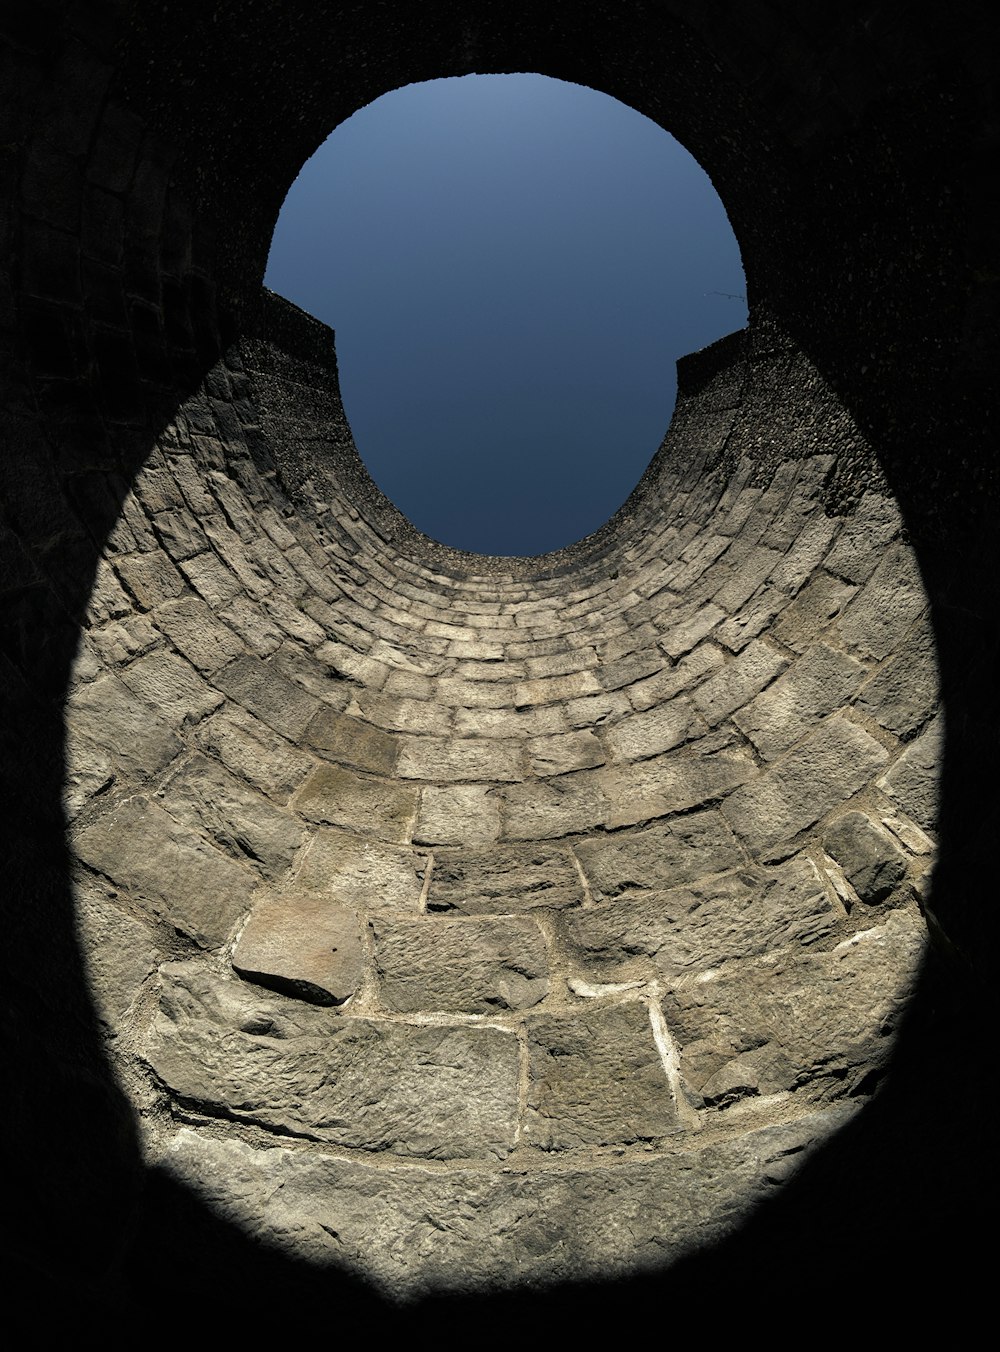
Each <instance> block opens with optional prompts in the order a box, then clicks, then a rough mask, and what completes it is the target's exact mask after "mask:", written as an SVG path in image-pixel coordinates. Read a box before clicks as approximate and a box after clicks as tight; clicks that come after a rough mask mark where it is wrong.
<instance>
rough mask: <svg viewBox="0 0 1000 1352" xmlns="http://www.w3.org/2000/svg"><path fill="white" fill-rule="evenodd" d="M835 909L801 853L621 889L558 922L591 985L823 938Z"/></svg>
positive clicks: (696, 967) (672, 972)
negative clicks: (655, 886)
mask: <svg viewBox="0 0 1000 1352" xmlns="http://www.w3.org/2000/svg"><path fill="white" fill-rule="evenodd" d="M838 914H839V912H834V910H833V908H832V906H831V904H830V898H829V895H828V893H827V890H826V888H825V887H824V885H823V883H822V881H821V880H820V878H819V875H818V874H817V872H816V869H815V867H814V865H813V864H812V863H811V862H810V861H809V860H807V859H804V858H802V857H801V856H799V857H798V858H796V859H793V860H790V861H789V862H788V863H787V864H783V865H780V866H779V867H778V868H774V869H746V870H741V871H740V872H738V873H730V874H726V875H723V876H722V877H717V878H707V879H705V880H704V881H703V882H693V883H689V884H688V885H687V886H685V887H680V888H672V889H670V890H666V891H651V892H643V893H637V892H626V893H623V894H622V895H621V896H619V897H616V898H612V899H608V900H604V901H601V902H600V903H599V904H598V905H597V906H594V907H588V908H587V909H586V910H574V911H568V912H566V913H565V915H563V916H562V917H561V918H560V922H559V927H560V933H561V935H562V940H563V944H564V947H565V950H566V952H567V954H568V956H569V962H570V967H571V969H572V970H574V971H575V972H577V973H579V974H580V976H582V977H583V978H584V979H586V980H588V981H590V982H592V983H595V984H608V983H616V982H623V981H633V980H649V979H651V978H654V977H656V976H663V975H666V976H669V977H673V976H676V975H677V974H679V973H681V972H684V971H689V970H693V971H703V970H705V969H706V968H709V967H716V966H719V965H721V964H722V963H726V962H732V961H735V960H738V959H741V958H745V957H749V956H751V955H753V954H760V953H767V952H769V951H770V950H772V949H777V948H783V947H785V946H786V945H788V944H798V945H804V944H811V943H814V942H816V941H817V940H818V939H823V938H826V937H827V936H828V935H829V934H830V933H831V931H832V929H833V926H834V924H835V922H836V920H837V918H838Z"/></svg>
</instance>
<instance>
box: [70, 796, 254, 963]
mask: <svg viewBox="0 0 1000 1352" xmlns="http://www.w3.org/2000/svg"><path fill="white" fill-rule="evenodd" d="M73 845H74V850H75V853H76V854H77V856H78V857H79V858H80V859H82V860H83V862H84V863H85V864H88V865H89V866H90V867H91V868H92V869H95V870H96V871H97V872H98V873H103V874H104V876H105V877H107V878H110V879H112V881H113V882H115V883H117V884H118V886H119V887H120V888H122V889H123V890H124V891H125V892H128V893H129V895H130V896H131V897H132V898H133V900H134V901H136V902H137V903H138V904H140V905H141V906H144V907H147V908H148V909H149V910H150V911H151V912H152V914H153V915H155V916H156V917H157V918H158V919H160V920H162V921H164V922H165V923H166V924H168V925H173V926H175V927H176V928H177V929H179V930H180V931H181V932H182V933H184V934H188V935H190V936H191V938H192V939H194V940H195V942H196V943H198V944H200V945H201V946H202V947H203V948H216V947H218V945H219V944H221V943H222V942H223V941H224V940H225V939H226V937H227V935H228V934H229V932H230V930H231V929H232V927H233V925H234V924H235V922H236V921H237V920H238V919H239V918H240V916H241V915H243V914H244V913H245V911H246V910H247V908H248V907H249V905H250V902H251V899H252V897H253V893H254V887H255V884H256V882H257V879H256V877H255V876H254V874H253V873H251V872H250V871H249V870H248V869H245V868H243V867H242V866H241V865H240V864H237V863H235V862H234V861H233V860H231V859H229V858H227V856H226V855H224V854H221V853H220V852H219V851H218V850H216V849H213V848H212V846H211V845H209V844H208V842H207V841H206V840H205V839H204V838H203V837H202V836H200V835H198V834H196V833H195V832H194V831H191V830H189V829H188V828H187V827H184V826H181V825H179V824H178V823H177V822H176V821H174V819H173V817H171V816H169V815H168V813H166V812H164V810H163V809H162V808H161V807H158V806H157V805H156V804H155V803H150V802H148V801H147V800H146V799H145V798H140V797H136V798H129V799H127V800H126V801H125V802H123V803H120V804H119V805H118V806H117V807H115V808H114V809H112V810H111V811H110V812H108V813H107V815H106V816H104V817H102V818H101V819H100V820H99V821H97V822H95V823H94V824H93V825H91V826H88V827H86V828H85V829H83V830H81V831H80V832H79V833H78V834H77V835H76V837H75V838H74V841H73Z"/></svg>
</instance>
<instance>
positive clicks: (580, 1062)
mask: <svg viewBox="0 0 1000 1352" xmlns="http://www.w3.org/2000/svg"><path fill="white" fill-rule="evenodd" d="M528 1037H529V1054H530V1058H531V1060H530V1071H529V1074H530V1081H529V1086H528V1111H527V1115H526V1118H525V1125H524V1135H525V1139H526V1141H528V1142H529V1143H530V1144H532V1145H536V1146H540V1147H541V1148H542V1149H543V1150H572V1149H576V1148H579V1147H581V1146H595V1145H632V1144H634V1143H635V1142H637V1141H655V1140H657V1139H659V1138H660V1137H663V1136H666V1135H667V1133H668V1132H670V1131H671V1130H672V1129H673V1128H674V1126H675V1123H676V1117H675V1112H674V1104H673V1099H672V1097H671V1093H670V1085H669V1083H668V1081H667V1077H666V1073H665V1071H664V1069H663V1063H662V1061H661V1059H660V1054H659V1051H658V1050H657V1047H656V1043H655V1041H654V1038H653V1030H652V1026H651V1024H650V1019H649V1010H648V1009H647V1008H646V1006H645V1004H643V1003H634V1004H622V1005H611V1006H605V1007H603V1008H595V1009H593V1010H587V1011H585V1012H582V1013H580V1014H578V1015H577V1016H576V1017H575V1018H574V1017H567V1018H560V1017H556V1016H545V1015H537V1016H535V1017H533V1018H531V1019H529V1021H528Z"/></svg>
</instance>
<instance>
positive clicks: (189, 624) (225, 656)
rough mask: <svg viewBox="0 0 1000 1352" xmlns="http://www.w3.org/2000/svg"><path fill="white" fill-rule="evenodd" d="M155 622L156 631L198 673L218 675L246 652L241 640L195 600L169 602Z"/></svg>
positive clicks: (202, 602) (158, 610)
mask: <svg viewBox="0 0 1000 1352" xmlns="http://www.w3.org/2000/svg"><path fill="white" fill-rule="evenodd" d="M154 619H155V622H156V627H157V629H159V630H161V631H162V632H163V633H164V634H166V636H167V638H169V639H170V642H171V643H172V644H173V645H174V647H175V648H176V649H177V650H178V652H180V653H182V654H183V655H184V656H185V657H186V658H187V659H188V661H189V662H191V663H193V664H194V666H196V667H197V668H198V670H199V671H203V672H213V671H218V669H219V668H220V667H223V666H225V664H226V663H227V662H231V661H232V660H233V659H234V658H235V657H239V656H240V654H241V653H242V652H243V642H242V640H241V639H240V638H238V637H237V636H236V634H234V633H233V631H232V630H231V629H230V628H228V626H226V625H224V624H223V623H222V622H221V621H220V620H218V619H216V617H215V615H213V613H212V611H211V610H209V608H208V606H206V605H205V603H204V601H202V600H200V599H199V598H198V597H196V596H185V597H182V598H181V599H180V600H179V601H167V602H166V603H165V604H164V605H162V606H160V607H159V608H158V609H157V611H156V613H155V616H154Z"/></svg>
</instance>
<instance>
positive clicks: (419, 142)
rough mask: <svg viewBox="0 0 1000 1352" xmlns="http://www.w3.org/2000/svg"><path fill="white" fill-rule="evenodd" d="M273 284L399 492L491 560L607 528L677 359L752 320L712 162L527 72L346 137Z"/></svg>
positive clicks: (307, 176) (580, 93)
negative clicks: (330, 367) (318, 332)
mask: <svg viewBox="0 0 1000 1352" xmlns="http://www.w3.org/2000/svg"><path fill="white" fill-rule="evenodd" d="M266 282H267V285H268V286H269V287H271V288H272V289H273V290H274V291H277V292H279V293H280V294H281V295H284V296H286V297H287V298H288V299H289V300H292V301H294V302H295V303H296V304H297V305H299V306H301V307H302V308H303V309H305V310H308V311H309V312H310V313H312V314H314V315H315V316H316V317H317V318H318V319H321V320H322V321H323V322H324V323H327V324H329V325H330V326H331V327H332V328H333V329H335V331H336V337H337V358H338V363H339V368H340V380H341V390H342V394H343V399H344V407H345V410H346V413H347V416H348V419H349V421H350V423H351V427H352V430H353V432H354V437H355V442H356V444H357V447H358V450H359V452H360V454H361V457H362V459H363V460H364V462H365V465H366V466H367V468H368V471H369V473H370V474H371V476H372V478H373V479H374V480H375V482H376V483H377V484H378V486H379V488H380V489H381V490H382V491H383V492H384V493H385V494H386V496H387V497H389V498H390V499H391V500H392V501H393V502H394V503H395V504H396V506H397V507H398V508H399V509H400V510H401V511H402V512H403V513H404V514H405V515H406V516H407V517H408V518H409V520H410V521H411V522H412V523H413V524H414V525H415V526H416V527H417V528H418V529H419V530H421V531H423V532H424V533H425V534H427V535H429V536H431V537H432V538H434V539H437V540H439V541H441V542H442V543H444V544H447V545H450V546H452V547H454V548H458V549H464V550H469V551H472V552H474V553H479V554H501V555H534V554H540V553H545V552H548V551H549V550H553V549H558V548H561V547H562V546H564V545H567V544H570V543H572V542H573V541H576V540H579V539H581V538H583V537H584V536H586V535H588V534H590V533H591V532H592V531H594V530H596V529H598V528H599V527H600V526H601V525H603V523H604V522H605V521H607V520H608V518H609V517H610V516H611V515H613V513H614V512H615V511H616V510H617V508H618V507H619V506H621V504H622V503H623V502H624V501H625V499H626V498H627V497H628V495H629V494H630V493H631V491H632V489H633V488H634V487H635V485H636V484H637V482H638V480H639V479H640V477H641V476H642V473H643V471H644V470H645V468H646V466H647V464H648V463H649V461H650V459H651V457H652V456H653V454H654V453H655V452H656V450H657V448H658V446H659V444H660V442H661V441H662V439H663V436H664V434H665V432H666V429H667V427H668V425H669V422H670V418H671V416H672V413H673V407H674V399H675V395H676V374H675V365H674V364H675V362H676V360H677V358H678V357H681V356H684V355H685V354H686V353H688V352H692V351H695V350H696V349H698V348H700V347H704V346H705V345H706V344H708V343H711V342H713V341H715V339H717V338H720V337H722V336H723V335H724V334H726V333H730V332H732V331H733V330H734V329H738V328H741V327H742V326H743V325H744V324H745V322H746V315H747V308H746V300H745V293H746V283H745V280H744V274H743V267H742V262H741V258H740V251H739V247H738V245H737V242H736V238H735V236H734V234H733V231H732V228H731V226H730V224H729V220H728V217H727V215H726V212H725V208H724V207H723V205H722V202H721V200H720V199H719V196H718V194H717V193H716V191H715V189H714V187H713V186H712V183H711V181H710V179H709V178H708V176H707V174H706V173H705V172H704V170H703V169H702V168H701V167H700V165H699V164H698V163H697V162H696V161H695V160H694V158H693V157H692V156H691V155H690V154H689V153H688V152H687V151H686V150H685V149H684V148H683V147H682V146H681V145H680V144H679V143H678V142H677V141H676V140H674V138H673V137H672V136H670V135H669V134H668V133H667V132H665V131H664V130H663V129H662V128H661V127H659V126H657V125H656V123H654V122H651V121H650V120H649V119H648V118H646V117H644V116H642V114H640V113H637V112H635V111H634V109H631V108H629V107H627V106H626V105H625V104H622V103H619V102H618V101H617V100H616V99H613V98H610V97H609V96H607V95H605V94H601V93H598V92H597V91H595V90H593V89H590V88H587V87H585V86H582V85H574V84H569V83H566V82H564V81H561V80H553V79H550V78H548V77H546V76H541V75H530V74H523V75H487V76H483V75H477V76H464V77H461V78H452V79H442V80H433V81H429V82H427V83H423V84H416V85H408V86H406V87H405V88H402V89H397V90H395V91H393V92H392V93H389V94H386V95H384V96H383V97H382V98H380V99H378V100H376V101H375V102H374V103H372V104H369V105H368V106H367V107H366V108H363V109H361V110H360V111H359V112H358V113H356V114H355V115H354V116H353V117H351V118H349V119H348V120H347V121H346V122H344V123H342V124H341V125H340V126H339V127H338V128H337V129H336V131H334V132H333V134H332V135H331V136H330V137H329V138H328V139H327V140H326V142H325V143H324V144H323V145H322V146H321V147H320V149H319V150H317V152H316V153H315V155H313V156H312V158H311V159H310V160H309V161H308V162H307V163H306V165H305V166H304V167H303V169H302V171H301V173H300V174H299V176H298V178H297V179H296V181H295V183H294V184H293V186H292V188H291V190H290V191H289V194H288V197H287V198H286V200H285V203H284V206H283V208H282V211H281V215H280V217H279V219H278V223H277V226H276V228H275V233H274V238H273V241H272V245H271V252H270V258H269V262H268V270H267V277H266Z"/></svg>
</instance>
